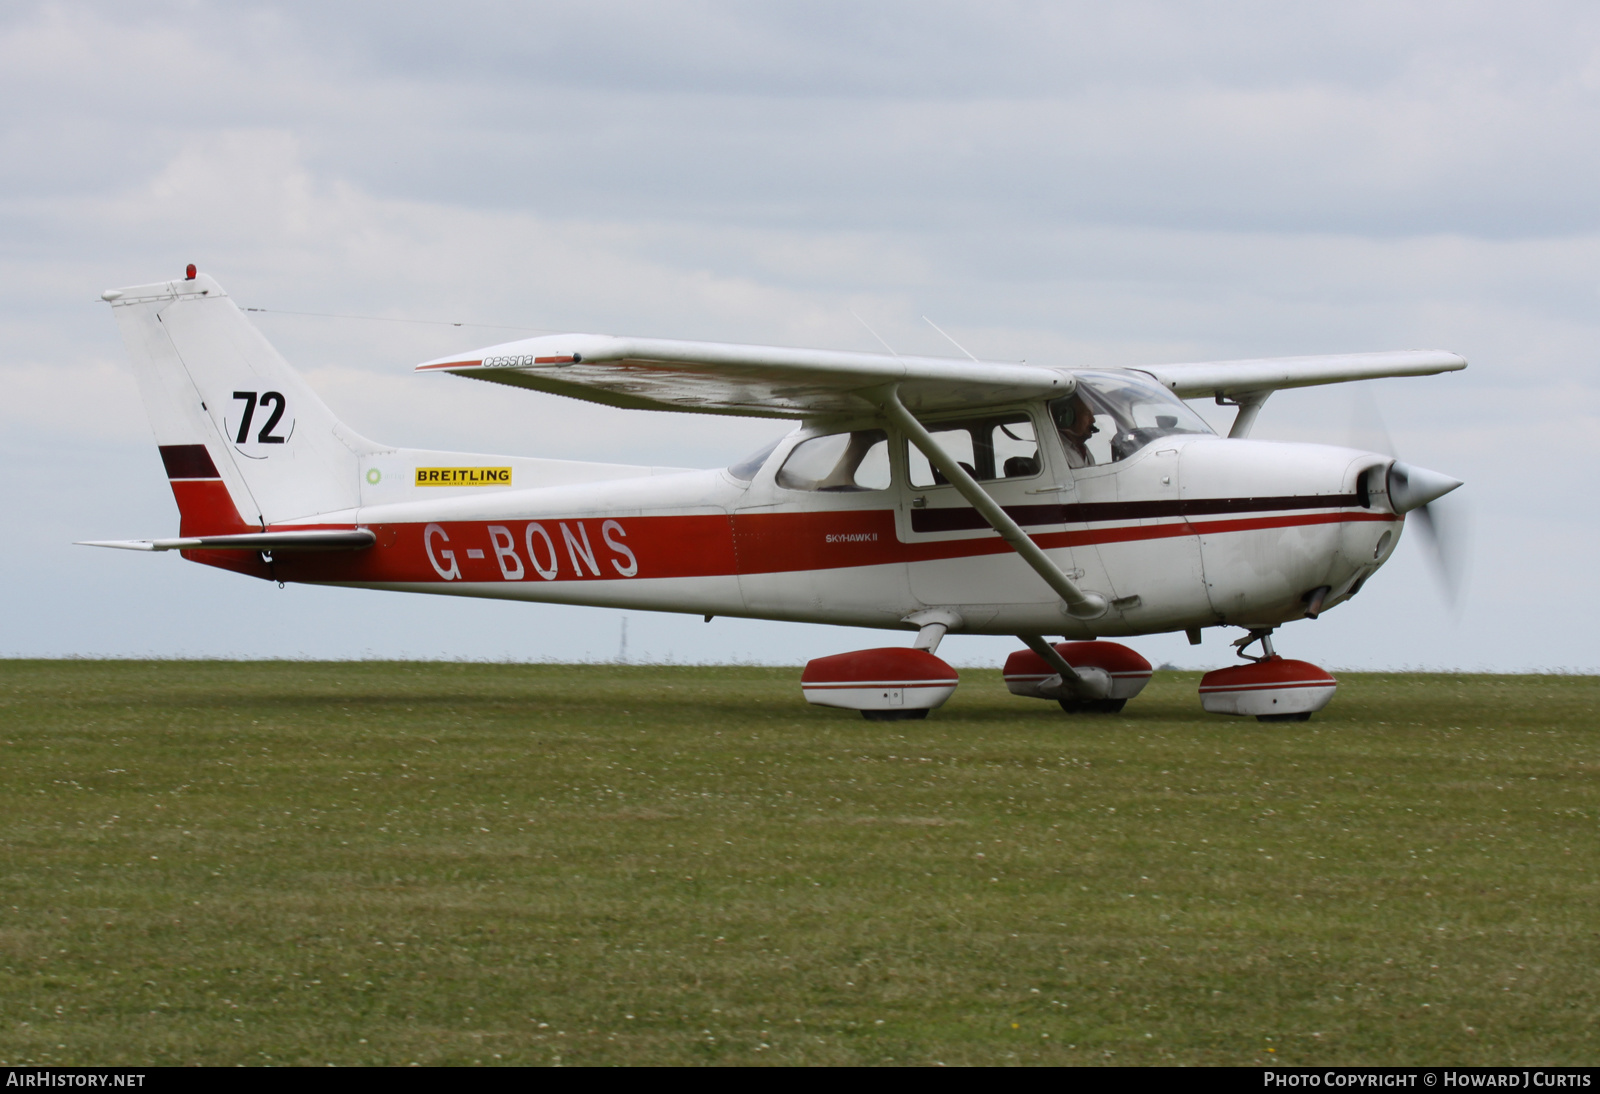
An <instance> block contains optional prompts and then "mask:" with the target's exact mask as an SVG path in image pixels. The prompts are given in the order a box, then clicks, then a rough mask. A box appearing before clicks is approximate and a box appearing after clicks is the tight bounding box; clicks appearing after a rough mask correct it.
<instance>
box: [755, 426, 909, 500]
mask: <svg viewBox="0 0 1600 1094" xmlns="http://www.w3.org/2000/svg"><path fill="white" fill-rule="evenodd" d="M777 483H778V485H779V486H781V487H783V488H784V489H786V490H822V491H859V490H887V489H888V488H889V435H888V434H887V433H885V432H884V431H883V430H881V429H858V430H856V431H855V432H853V433H829V434H827V435H826V436H823V437H811V438H810V439H808V440H804V441H801V442H800V443H799V444H797V445H795V446H794V449H793V451H791V452H790V453H789V458H788V459H786V460H784V461H783V467H781V468H780V469H779V470H778V478H777Z"/></svg>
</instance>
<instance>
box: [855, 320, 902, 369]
mask: <svg viewBox="0 0 1600 1094" xmlns="http://www.w3.org/2000/svg"><path fill="white" fill-rule="evenodd" d="M848 310H849V312H850V314H851V315H856V310H855V309H854V308H850V309H848ZM856 322H857V323H860V324H861V325H862V326H863V327H866V328H867V333H868V334H870V335H872V337H874V338H876V339H877V340H878V341H879V342H883V348H884V349H886V350H888V351H889V352H890V353H894V355H895V356H896V357H899V356H900V355H899V354H898V353H895V352H894V347H893V346H891V345H890V344H889V343H887V342H884V341H883V335H881V334H879V333H878V332H877V331H875V330H873V329H872V325H871V324H870V323H868V322H867V321H866V320H865V319H863V318H861V316H859V315H856Z"/></svg>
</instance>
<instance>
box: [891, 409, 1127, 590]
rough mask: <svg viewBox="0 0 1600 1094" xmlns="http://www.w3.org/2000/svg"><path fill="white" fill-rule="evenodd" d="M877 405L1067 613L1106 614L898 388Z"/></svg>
mask: <svg viewBox="0 0 1600 1094" xmlns="http://www.w3.org/2000/svg"><path fill="white" fill-rule="evenodd" d="M879 405H880V406H882V407H883V411H884V413H885V414H887V415H888V416H889V420H890V421H892V422H894V424H895V425H897V426H899V427H900V429H901V430H902V431H904V433H905V435H906V436H907V437H909V438H910V439H911V443H912V444H914V445H916V446H917V448H919V449H921V451H922V454H923V455H924V456H926V457H928V462H929V463H931V464H933V466H934V467H937V468H938V469H939V473H940V474H941V475H943V476H944V477H945V479H946V480H948V481H949V483H950V484H951V485H952V486H954V487H955V488H956V490H957V491H959V492H960V494H961V496H962V497H964V498H966V499H967V501H968V502H969V503H970V504H971V505H972V507H973V508H974V509H976V510H977V511H978V512H979V513H980V514H982V516H983V519H984V520H986V521H988V522H989V525H990V527H992V528H993V529H994V530H995V531H996V532H999V533H1000V537H1001V538H1002V539H1004V540H1005V541H1006V542H1007V543H1009V544H1010V545H1011V549H1012V550H1014V551H1016V552H1017V554H1019V555H1021V556H1022V560H1023V561H1024V562H1026V563H1027V564H1028V565H1029V566H1032V567H1033V569H1034V572H1035V573H1037V574H1038V575H1039V576H1040V577H1042V578H1044V581H1045V584H1046V585H1049V586H1050V587H1051V588H1052V589H1054V590H1055V591H1056V594H1057V595H1058V596H1060V597H1061V599H1062V600H1064V601H1066V604H1067V614H1068V615H1070V616H1072V617H1073V618H1074V619H1095V618H1098V617H1099V616H1101V615H1104V614H1105V611H1106V598H1105V597H1103V596H1101V595H1100V594H1099V593H1091V592H1085V591H1084V590H1082V589H1080V588H1078V586H1076V585H1074V584H1073V583H1072V580H1071V579H1070V578H1069V577H1067V575H1066V574H1064V573H1062V572H1061V567H1059V566H1057V565H1056V564H1055V563H1054V562H1051V561H1050V556H1049V555H1047V554H1045V553H1044V551H1043V549H1042V548H1040V546H1039V545H1038V544H1037V543H1035V542H1033V540H1032V539H1030V538H1028V534H1027V533H1026V532H1024V531H1023V530H1022V529H1021V527H1019V526H1018V525H1017V522H1016V521H1014V520H1012V519H1011V518H1010V517H1009V516H1007V515H1006V511H1005V510H1004V509H1002V508H1000V503H999V502H997V501H995V500H994V499H993V498H991V497H990V496H989V495H988V494H986V493H984V490H983V487H981V486H979V485H978V482H977V480H976V479H974V478H973V477H972V476H971V475H969V474H967V472H966V469H965V468H964V467H962V466H961V465H960V464H959V463H957V462H956V461H955V460H953V459H951V458H950V456H949V455H948V454H946V452H945V451H944V449H942V448H940V447H939V443H938V442H937V441H935V440H934V439H933V435H932V434H930V433H929V432H928V431H927V430H926V429H924V428H922V423H921V422H919V421H917V419H916V418H914V417H912V415H911V412H910V411H909V410H907V409H906V408H905V404H904V403H902V402H901V401H900V393H899V391H898V390H897V388H895V387H890V388H887V389H886V390H885V392H884V394H883V396H882V401H881V403H880V404H879Z"/></svg>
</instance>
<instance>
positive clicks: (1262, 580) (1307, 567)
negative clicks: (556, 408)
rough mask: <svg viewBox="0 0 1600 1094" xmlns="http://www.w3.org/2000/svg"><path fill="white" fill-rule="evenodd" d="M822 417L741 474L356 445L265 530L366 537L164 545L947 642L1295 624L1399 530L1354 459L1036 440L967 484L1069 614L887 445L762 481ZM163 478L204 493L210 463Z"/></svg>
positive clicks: (274, 564) (312, 568)
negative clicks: (1036, 455) (323, 483)
mask: <svg viewBox="0 0 1600 1094" xmlns="http://www.w3.org/2000/svg"><path fill="white" fill-rule="evenodd" d="M822 432H825V431H824V430H821V429H817V428H813V429H807V430H799V431H796V432H795V433H794V434H792V435H790V436H789V437H788V438H785V440H784V441H783V442H781V443H780V444H779V445H778V447H777V449H776V450H775V451H774V452H773V453H772V454H771V456H770V457H769V458H768V459H767V460H766V461H765V462H764V464H763V465H762V467H761V469H760V470H759V471H757V472H756V473H755V475H754V478H753V479H752V480H750V481H748V482H746V481H743V480H742V479H740V478H738V477H736V476H735V475H733V474H731V473H730V472H729V471H727V470H720V469H719V470H710V471H681V472H674V473H665V474H663V473H656V474H652V475H648V476H647V477H646V476H640V477H628V478H618V479H609V480H605V479H602V480H600V481H593V482H577V483H569V484H566V485H555V486H543V487H536V488H532V489H527V488H519V487H518V486H517V484H516V483H517V480H516V477H515V475H514V474H509V475H507V476H505V478H509V479H511V483H510V485H506V484H505V482H504V480H503V479H502V478H500V477H499V476H488V475H483V474H479V475H478V476H477V477H478V478H479V479H480V480H482V482H481V483H476V482H446V483H440V482H437V481H435V482H432V483H422V482H419V479H421V478H423V477H425V475H427V474H432V475H433V477H434V479H435V480H437V479H438V478H439V477H440V475H441V474H442V473H445V472H449V471H450V470H451V469H448V468H446V469H440V468H420V467H419V466H414V465H418V463H419V459H421V458H422V457H420V456H418V455H417V454H413V453H409V452H407V451H406V450H389V451H388V452H384V453H379V454H375V455H372V456H367V457H363V464H362V472H363V479H364V481H365V482H367V483H371V484H374V486H376V485H377V484H387V485H385V486H384V487H383V488H382V490H381V491H380V490H379V489H371V490H368V491H364V495H363V501H364V502H365V501H366V497H367V495H368V494H370V495H372V498H373V503H372V504H362V505H361V506H359V507H357V508H355V509H352V510H345V511H340V512H329V513H324V514H321V515H319V516H317V517H315V518H307V519H301V520H296V521H290V522H283V523H278V524H273V525H271V528H272V529H274V530H276V529H293V528H311V527H316V528H325V527H327V528H335V527H337V528H349V527H362V528H367V529H370V530H371V531H372V532H373V533H374V534H375V535H376V537H377V538H376V542H375V543H374V544H373V545H372V546H371V547H369V548H367V549H365V550H361V551H350V552H319V553H287V552H285V553H280V554H279V555H277V556H276V557H270V556H262V555H258V554H242V553H240V552H237V551H234V552H220V551H188V552H185V554H186V557H189V558H191V559H193V560H195V561H199V562H205V563H209V564H212V565H219V566H223V567H226V568H229V569H234V570H239V571H241V572H245V573H249V574H252V575H254V576H258V577H262V578H269V579H275V580H279V581H285V582H288V581H294V582H304V583H311V584H329V585H344V586H358V587H364V588H374V589H390V590H399V591H409V592H425V593H440V594H447V595H457V596H479V597H493V598H499V599H509V600H529V601H542V602H553V603H566V604H581V605H593V606H603V607H612V608H625V609H635V610H652V611H669V612H685V613H693V614H701V615H713V616H723V615H726V616H751V617H759V618H766V619H781V620H791V621H798V622H813V623H832V624H845V625H853V626H864V627H882V628H907V627H909V626H911V625H910V624H907V623H905V622H903V621H904V620H905V619H906V617H907V616H910V615H912V614H914V613H916V612H919V611H923V610H926V609H944V610H947V611H951V612H954V613H955V614H957V615H958V616H959V617H960V619H961V621H962V624H961V626H960V628H959V629H960V630H962V631H964V632H966V633H978V634H984V633H988V634H1018V633H1048V634H1061V635H1064V636H1066V637H1069V638H1075V637H1091V636H1130V635H1139V634H1150V633H1158V632H1165V631H1173V630H1183V629H1189V628H1196V627H1206V626H1215V625H1219V624H1234V625H1242V626H1247V627H1261V626H1272V625H1275V624H1278V623H1282V622H1285V621H1287V620H1290V619H1296V618H1300V617H1302V616H1304V615H1305V614H1306V612H1307V607H1308V602H1309V600H1310V598H1311V597H1312V595H1313V593H1314V592H1316V591H1317V590H1322V591H1323V592H1322V597H1321V602H1320V603H1321V606H1322V607H1331V606H1333V605H1335V604H1337V603H1339V602H1341V601H1342V600H1344V599H1348V597H1349V596H1351V595H1353V594H1354V593H1355V592H1356V591H1358V590H1359V588H1360V586H1361V585H1362V583H1364V582H1365V580H1366V579H1367V577H1369V576H1370V575H1371V574H1372V573H1373V572H1374V571H1375V570H1376V569H1377V568H1378V567H1379V566H1381V565H1382V564H1383V562H1384V561H1385V560H1386V559H1387V558H1388V557H1389V555H1390V553H1391V552H1392V551H1393V549H1394V546H1395V544H1396V542H1397V540H1398V538H1399V535H1400V531H1401V527H1402V523H1403V517H1402V516H1400V515H1397V514H1395V513H1394V512H1392V511H1391V510H1390V507H1389V506H1388V504H1387V499H1386V498H1385V496H1384V494H1383V493H1382V474H1381V468H1382V467H1383V466H1384V465H1385V464H1386V463H1387V459H1386V458H1385V457H1382V456H1378V455H1375V454H1373V453H1366V452H1359V451H1355V450H1351V449H1343V448H1332V447H1327V446H1321V445H1308V444H1292V443H1282V442H1267V441H1248V440H1230V439H1224V438H1220V437H1215V436H1210V435H1194V434H1187V435H1180V436H1174V437H1170V438H1163V439H1160V440H1158V441H1156V442H1153V443H1150V444H1148V445H1146V446H1145V447H1144V448H1143V449H1142V450H1140V451H1138V452H1136V453H1134V454H1133V455H1131V456H1130V457H1128V458H1126V459H1123V460H1120V461H1118V462H1116V463H1110V464H1106V465H1104V466H1088V467H1077V468H1072V467H1068V466H1066V465H1065V460H1064V458H1063V455H1062V453H1061V452H1060V451H1059V450H1056V449H1050V450H1049V452H1050V455H1049V458H1048V459H1046V460H1045V461H1043V462H1044V463H1045V464H1046V466H1043V467H1041V468H1040V469H1039V473H1038V474H1037V475H1034V476H1032V477H1024V478H1022V479H1020V480H1016V479H1008V480H1005V481H1003V482H995V483H987V484H985V487H986V489H988V490H989V491H990V493H991V494H992V495H993V496H994V497H995V498H996V500H998V501H999V502H1000V503H1001V504H1002V506H1003V507H1004V508H1005V510H1006V511H1007V513H1008V514H1010V515H1011V516H1012V518H1013V519H1014V520H1016V521H1017V523H1018V524H1019V525H1021V526H1022V527H1023V528H1024V529H1025V530H1026V531H1027V533H1028V534H1029V535H1030V536H1031V537H1032V538H1033V539H1034V541H1035V542H1036V543H1038V544H1039V545H1040V546H1041V547H1042V548H1044V549H1045V551H1046V552H1047V553H1048V554H1049V555H1050V557H1051V559H1052V560H1053V561H1054V562H1055V563H1056V564H1057V565H1058V566H1059V567H1060V568H1061V569H1062V570H1063V571H1064V572H1066V573H1067V574H1069V575H1071V576H1073V577H1074V579H1075V580H1077V581H1078V582H1079V583H1080V584H1081V585H1082V586H1083V587H1084V588H1086V589H1091V590H1095V591H1098V592H1100V593H1102V594H1103V595H1104V596H1105V597H1106V599H1107V600H1109V601H1110V608H1109V609H1108V610H1107V611H1106V612H1105V613H1104V614H1103V615H1101V616H1099V617H1098V618H1093V619H1076V618H1073V617H1072V616H1069V615H1068V614H1066V613H1065V612H1064V611H1063V609H1062V604H1061V601H1060V599H1059V598H1058V597H1057V596H1056V595H1055V593H1054V592H1052V590H1051V589H1050V588H1049V587H1048V586H1046V585H1045V584H1044V583H1043V582H1042V581H1041V580H1040V578H1039V576H1038V575H1037V574H1036V573H1035V572H1034V571H1033V570H1032V569H1030V568H1029V567H1028V566H1027V565H1026V564H1025V563H1024V562H1023V561H1022V559H1021V558H1019V557H1018V556H1017V555H1016V554H1015V553H1014V552H1013V551H1012V550H1011V548H1010V547H1009V546H1008V545H1007V544H1006V543H1005V542H1003V541H1002V540H1001V539H1000V537H999V536H998V535H997V534H996V533H995V532H994V530H993V529H991V528H990V527H988V525H987V524H986V523H985V522H984V521H983V519H982V518H981V517H980V516H979V515H978V514H977V512H976V511H975V510H974V509H972V508H971V506H969V505H967V504H966V503H965V502H964V501H963V500H962V499H961V498H960V497H959V496H957V495H956V493H955V491H954V489H953V488H952V487H951V486H948V485H938V486H922V487H916V486H913V485H911V482H910V480H909V478H908V468H907V464H906V453H907V451H908V450H907V449H906V448H905V446H904V445H903V444H900V445H896V444H893V443H891V445H890V446H889V447H890V451H891V453H893V456H892V457H891V460H890V463H891V468H890V472H891V478H890V482H889V485H888V486H887V487H886V488H883V489H873V490H855V491H851V492H818V491H815V490H810V491H805V490H789V489H785V488H784V487H782V486H780V485H778V483H777V482H776V481H775V469H777V468H779V467H781V466H783V463H784V460H785V457H786V454H787V453H788V452H789V451H791V450H792V449H793V448H794V447H795V446H797V445H798V444H800V443H801V442H803V441H804V440H806V439H807V438H808V437H813V436H817V435H819V434H820V433H822ZM428 462H435V463H436V462H438V460H437V459H436V458H435V459H433V460H431V461H428ZM508 462H510V461H508ZM1374 469H1380V470H1379V473H1376V474H1374V473H1373V471H1374ZM455 470H457V471H460V472H463V474H461V475H460V476H458V478H466V477H467V475H466V474H465V472H467V471H471V470H473V469H460V468H458V469H455ZM1369 480H1370V481H1369ZM395 484H405V485H404V488H396V486H395ZM182 488H185V489H189V490H191V491H205V490H208V489H209V490H212V491H215V492H220V494H219V499H218V500H219V504H221V502H222V501H224V500H225V499H226V490H225V487H224V484H223V483H222V481H221V480H220V478H219V479H218V480H217V481H215V482H214V483H209V484H208V483H207V482H206V481H205V480H192V479H191V480H186V481H185V483H184V484H183V487H182ZM174 489H175V490H179V489H180V484H179V482H177V481H175V482H174ZM452 491H453V492H452ZM440 493H446V494H448V496H443V497H440V496H438V495H439V494H440ZM390 499H395V500H390Z"/></svg>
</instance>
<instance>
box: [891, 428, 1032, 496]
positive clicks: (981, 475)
mask: <svg viewBox="0 0 1600 1094" xmlns="http://www.w3.org/2000/svg"><path fill="white" fill-rule="evenodd" d="M927 428H928V432H929V433H931V434H932V435H933V439H934V441H935V442H936V443H937V444H938V445H939V447H940V448H942V449H944V451H945V452H947V453H949V454H950V455H951V456H952V457H954V458H955V460H956V462H957V463H959V464H960V465H961V466H962V467H963V468H964V469H965V470H966V472H967V474H969V475H971V476H972V477H973V478H975V479H977V480H978V481H979V482H990V481H993V480H995V479H1026V478H1032V477H1033V476H1034V475H1037V474H1038V473H1039V472H1040V470H1042V467H1043V465H1042V463H1041V461H1040V459H1039V441H1038V438H1037V437H1036V436H1035V435H1034V432H1033V419H1031V418H1029V417H1028V415H1026V414H1023V413H1011V414H997V415H993V416H991V417H988V418H980V419H975V420H972V421H961V422H930V423H929V424H928V427H927ZM906 465H907V470H908V472H909V476H910V482H911V485H912V486H915V487H924V486H943V485H945V477H944V476H943V475H941V474H940V473H939V469H938V468H936V467H934V466H933V465H932V464H930V463H929V462H928V457H926V456H924V455H923V454H922V451H921V449H919V448H917V447H916V446H915V445H907V451H906Z"/></svg>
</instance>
